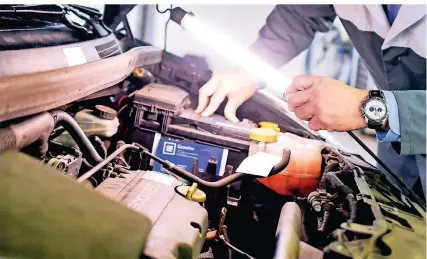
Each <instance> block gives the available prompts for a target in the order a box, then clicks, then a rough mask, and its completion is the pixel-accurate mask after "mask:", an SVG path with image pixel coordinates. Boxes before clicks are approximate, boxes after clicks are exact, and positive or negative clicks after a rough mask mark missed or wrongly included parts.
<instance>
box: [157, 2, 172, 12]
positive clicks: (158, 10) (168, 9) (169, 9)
mask: <svg viewBox="0 0 427 259" xmlns="http://www.w3.org/2000/svg"><path fill="white" fill-rule="evenodd" d="M170 6H172V5H170ZM156 11H157V12H158V13H161V14H163V13H166V12H167V11H172V7H171V8H167V9H165V10H164V11H160V9H159V5H158V4H156Z"/></svg>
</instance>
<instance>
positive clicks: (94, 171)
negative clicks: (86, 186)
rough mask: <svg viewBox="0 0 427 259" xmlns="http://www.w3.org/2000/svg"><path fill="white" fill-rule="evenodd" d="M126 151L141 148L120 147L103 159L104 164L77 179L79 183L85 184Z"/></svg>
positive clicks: (101, 163)
mask: <svg viewBox="0 0 427 259" xmlns="http://www.w3.org/2000/svg"><path fill="white" fill-rule="evenodd" d="M126 149H139V147H137V146H135V145H132V144H125V145H123V146H121V147H119V148H118V149H116V151H114V152H113V153H112V154H111V155H109V156H108V157H107V158H105V159H103V160H102V162H100V163H99V164H97V165H96V166H95V167H94V168H92V169H91V170H89V171H87V172H86V173H85V174H84V175H82V176H80V177H79V178H78V179H77V182H78V183H81V182H84V181H85V180H87V179H88V178H89V177H91V176H92V175H94V174H95V173H96V172H98V171H99V170H100V169H102V168H103V167H104V166H106V165H107V164H108V163H110V162H111V160H113V159H114V158H116V157H117V156H119V155H120V154H121V153H122V152H123V151H125V150H126Z"/></svg>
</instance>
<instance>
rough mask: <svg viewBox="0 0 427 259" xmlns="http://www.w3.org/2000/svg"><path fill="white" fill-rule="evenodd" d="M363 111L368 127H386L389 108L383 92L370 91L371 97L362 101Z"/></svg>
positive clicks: (376, 128)
mask: <svg viewBox="0 0 427 259" xmlns="http://www.w3.org/2000/svg"><path fill="white" fill-rule="evenodd" d="M361 111H362V115H363V117H364V118H365V120H366V124H367V125H368V128H370V129H375V130H378V129H382V128H384V126H385V125H386V123H387V120H388V110H387V103H386V100H385V97H384V94H383V92H381V91H379V90H371V91H369V97H368V99H366V100H365V101H364V102H363V103H362V106H361Z"/></svg>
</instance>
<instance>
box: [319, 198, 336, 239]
mask: <svg viewBox="0 0 427 259" xmlns="http://www.w3.org/2000/svg"><path fill="white" fill-rule="evenodd" d="M323 209H324V212H323V222H322V224H321V226H320V228H319V231H322V232H323V231H325V229H326V225H327V224H328V221H329V217H330V216H331V212H332V210H333V209H334V205H333V204H332V203H329V202H328V203H326V204H325V206H324V208H323Z"/></svg>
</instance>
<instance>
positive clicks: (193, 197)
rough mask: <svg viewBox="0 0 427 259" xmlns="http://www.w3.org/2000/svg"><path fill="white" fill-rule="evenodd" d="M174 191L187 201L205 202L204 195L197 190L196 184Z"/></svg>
mask: <svg viewBox="0 0 427 259" xmlns="http://www.w3.org/2000/svg"><path fill="white" fill-rule="evenodd" d="M176 190H177V192H179V193H180V194H181V195H184V196H185V198H186V199H187V200H190V201H195V202H205V201H206V194H205V193H204V192H203V191H201V190H199V189H197V183H193V184H192V185H191V186H179V187H178V188H177V189H176Z"/></svg>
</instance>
